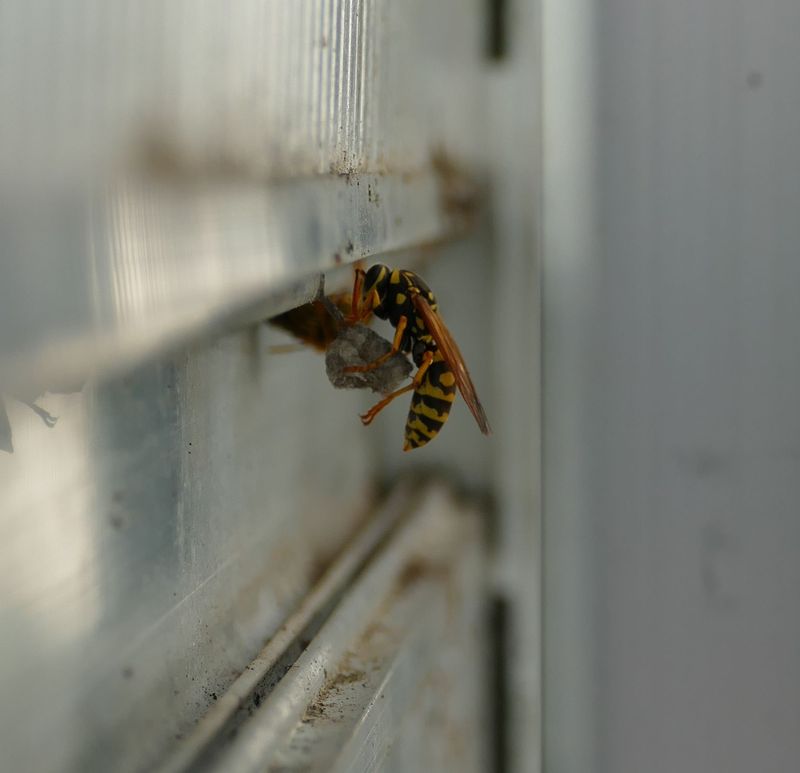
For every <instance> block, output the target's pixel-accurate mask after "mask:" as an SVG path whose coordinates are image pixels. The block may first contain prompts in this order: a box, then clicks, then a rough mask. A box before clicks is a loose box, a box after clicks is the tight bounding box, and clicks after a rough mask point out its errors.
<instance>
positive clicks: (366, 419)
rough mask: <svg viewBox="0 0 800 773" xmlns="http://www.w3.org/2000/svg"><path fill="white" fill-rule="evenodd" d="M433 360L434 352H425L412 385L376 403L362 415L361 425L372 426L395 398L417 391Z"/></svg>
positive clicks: (407, 385)
mask: <svg viewBox="0 0 800 773" xmlns="http://www.w3.org/2000/svg"><path fill="white" fill-rule="evenodd" d="M432 360H433V352H425V356H424V357H423V359H422V365H420V366H419V369H418V370H417V372H416V373H415V374H414V378H413V379H412V381H411V383H410V384H406V386H404V387H402V388H400V389H397V390H395V391H394V392H392V393H391V394H390V395H386V397H384V398H383V400H381V401H380V402H379V403H375V405H373V406H372V408H370V409H369V410H368V411H367V412H366V413H363V414H361V417H360V418H361V423H362V424H363V425H364V426H365V427H366V426H367V425H368V424H372V420H373V419H374V418H375V417H376V416H377V415H378V414H379V413H380V412H381V411H382V410H383V409H384V408H385V407H386V406H387V405H389V403H390V402H392V400H394V398H395V397H400V395H402V394H405V393H406V392H411V391H413V390H414V389H417V388H418V387H419V385H420V384H421V383H422V379H423V377H424V376H425V373H426V371H427V370H428V368H429V367H430V366H431V362H432Z"/></svg>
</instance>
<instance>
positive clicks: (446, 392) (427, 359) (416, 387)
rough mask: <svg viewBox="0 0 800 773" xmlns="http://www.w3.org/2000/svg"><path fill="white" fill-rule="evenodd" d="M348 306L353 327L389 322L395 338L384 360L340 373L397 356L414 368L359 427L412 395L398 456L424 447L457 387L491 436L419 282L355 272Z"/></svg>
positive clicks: (406, 276)
mask: <svg viewBox="0 0 800 773" xmlns="http://www.w3.org/2000/svg"><path fill="white" fill-rule="evenodd" d="M351 306H352V311H351V314H350V316H349V318H348V321H350V322H355V321H358V320H360V319H363V318H365V317H366V316H368V315H369V314H370V313H373V314H375V316H376V317H380V318H381V319H387V320H389V322H390V323H391V325H392V326H393V327H394V328H395V335H394V341H393V343H392V347H391V349H390V350H389V351H388V352H386V354H384V355H382V356H381V357H379V358H378V359H376V360H375V361H374V362H371V363H368V364H366V365H353V366H350V367H348V368H345V370H346V371H347V372H353V373H355V372H363V371H368V370H372V369H373V368H378V367H380V366H381V365H382V363H383V362H385V361H386V360H387V359H388V358H389V357H391V356H393V355H395V354H397V353H398V352H406V353H410V354H411V357H412V359H413V360H414V364H415V365H416V366H417V372H416V374H415V376H414V378H413V380H412V381H411V383H410V384H408V385H407V386H404V387H403V388H401V389H398V390H397V391H395V392H392V393H391V394H389V395H387V396H386V397H385V398H384V399H383V400H381V401H380V402H379V403H377V404H376V405H374V406H373V407H372V408H370V409H369V410H368V411H367V412H366V413H365V414H364V415H363V416H361V421H362V422H363V423H364V424H365V425H367V424H370V423H371V422H372V420H373V419H374V418H375V417H376V416H377V415H378V414H379V413H380V412H381V411H382V410H383V409H384V408H385V407H386V406H387V405H389V403H390V402H391V401H392V400H394V399H395V397H398V396H399V395H401V394H403V393H405V392H410V391H412V390H413V393H414V394H413V395H412V397H411V408H410V410H409V412H408V420H407V421H406V428H405V443H404V445H403V450H404V451H410V450H411V449H413V448H419V447H420V446H424V445H425V444H426V443H428V442H429V441H430V440H432V439H433V438H434V437H435V436H436V435H437V434H438V432H439V431H440V430H441V428H442V426H443V425H444V423H445V422H446V421H447V418H448V416H449V415H450V408H451V407H452V404H453V400H454V399H455V394H456V387H458V391H459V392H461V396H462V397H463V398H464V402H466V404H467V407H468V408H469V409H470V411H471V412H472V415H473V416H474V417H475V421H476V422H478V427H479V428H480V430H481V432H482V433H483V434H484V435H489V434H490V433H491V427H490V426H489V421H488V419H487V418H486V413H485V411H484V410H483V406H482V405H481V401H480V400H479V399H478V395H477V392H476V391H475V386H474V385H473V383H472V379H471V378H470V375H469V371H468V370H467V366H466V364H465V363H464V357H463V356H462V354H461V352H460V351H459V349H458V346H457V345H456V342H455V340H453V336H452V335H451V334H450V331H449V330H448V329H447V327H445V324H444V322H443V321H442V319H441V317H440V316H439V314H438V312H437V303H436V297H435V296H434V294H433V293H432V292H431V290H430V288H429V287H428V285H427V284H425V282H424V281H423V280H422V278H421V277H419V276H417V274H415V273H414V272H413V271H406V270H402V269H390V268H389V267H388V266H384V265H381V264H378V265H375V266H372V267H371V268H370V269H369V270H368V271H366V272H365V271H364V270H363V269H360V268H359V269H356V279H355V284H354V286H353V299H352V302H351Z"/></svg>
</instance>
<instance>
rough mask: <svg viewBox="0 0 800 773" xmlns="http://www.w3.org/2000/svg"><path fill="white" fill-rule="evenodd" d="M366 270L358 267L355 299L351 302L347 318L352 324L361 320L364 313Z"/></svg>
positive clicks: (354, 289) (354, 285)
mask: <svg viewBox="0 0 800 773" xmlns="http://www.w3.org/2000/svg"><path fill="white" fill-rule="evenodd" d="M365 275H366V272H365V271H364V269H363V268H357V269H356V278H355V280H354V281H353V299H352V301H351V303H350V313H349V314H348V315H347V317H346V318H345V321H346V322H347V323H348V324H350V325H354V324H355V323H356V322H359V321H360V320H361V317H362V314H361V313H360V312H361V308H360V307H361V291H362V290H363V288H364V276H365Z"/></svg>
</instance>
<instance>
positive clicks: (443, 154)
mask: <svg viewBox="0 0 800 773" xmlns="http://www.w3.org/2000/svg"><path fill="white" fill-rule="evenodd" d="M431 166H432V167H433V171H434V172H435V174H436V177H437V179H438V181H439V205H440V206H441V208H442V212H443V213H444V214H445V215H446V217H447V218H448V219H449V220H450V225H451V227H452V228H453V229H454V230H457V231H466V230H469V229H470V228H472V227H473V226H474V224H475V221H476V220H477V217H478V212H479V208H480V198H481V197H480V190H479V186H478V183H477V181H476V180H475V178H474V177H473V176H472V175H471V174H470V173H469V172H468V171H467V169H466V168H465V167H463V166H462V165H460V164H459V163H458V162H457V161H456V160H455V159H454V158H453V157H452V156H451V155H450V154H449V153H448V152H447V151H446V150H445V149H444V148H443V147H441V146H440V147H437V148H435V149H434V150H433V152H432V153H431Z"/></svg>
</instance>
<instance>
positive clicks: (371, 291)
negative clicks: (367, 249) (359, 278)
mask: <svg viewBox="0 0 800 773" xmlns="http://www.w3.org/2000/svg"><path fill="white" fill-rule="evenodd" d="M391 273H392V272H391V271H390V270H389V268H388V266H384V265H383V264H382V263H376V264H375V265H374V266H372V267H371V268H370V269H369V270H368V271H367V272H366V273H365V274H364V285H363V287H362V290H361V300H362V304H363V306H364V308H365V309H369V310H370V311H374V310H375V309H378V308H380V306H381V305H382V304H383V302H384V300H386V293H387V291H388V288H389V276H390V274H391Z"/></svg>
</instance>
